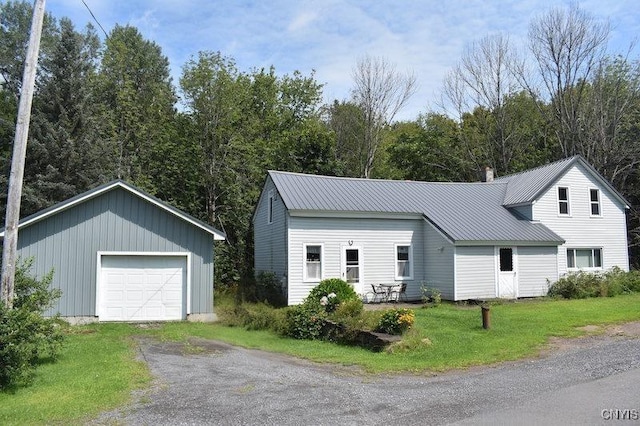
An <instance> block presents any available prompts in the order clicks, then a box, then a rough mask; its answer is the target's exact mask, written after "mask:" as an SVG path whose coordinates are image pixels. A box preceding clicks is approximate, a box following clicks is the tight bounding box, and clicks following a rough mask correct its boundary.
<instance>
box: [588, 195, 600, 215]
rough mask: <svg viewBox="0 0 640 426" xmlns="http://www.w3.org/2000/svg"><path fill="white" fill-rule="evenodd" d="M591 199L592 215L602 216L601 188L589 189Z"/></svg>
mask: <svg viewBox="0 0 640 426" xmlns="http://www.w3.org/2000/svg"><path fill="white" fill-rule="evenodd" d="M589 201H590V203H591V216H600V190H599V189H593V188H592V189H589Z"/></svg>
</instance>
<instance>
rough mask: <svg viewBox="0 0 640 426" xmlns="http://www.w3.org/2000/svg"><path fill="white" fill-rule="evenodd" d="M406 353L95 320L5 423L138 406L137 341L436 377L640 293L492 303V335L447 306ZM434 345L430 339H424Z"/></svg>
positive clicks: (533, 346)
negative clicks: (222, 345)
mask: <svg viewBox="0 0 640 426" xmlns="http://www.w3.org/2000/svg"><path fill="white" fill-rule="evenodd" d="M415 312H416V324H415V327H414V330H412V331H411V332H410V333H409V334H408V335H407V336H406V339H405V341H406V342H407V345H406V347H408V348H410V349H406V350H398V351H396V352H394V353H386V352H383V353H371V352H369V351H366V350H363V349H359V348H351V347H344V346H339V345H335V344H331V343H324V342H314V341H296V340H290V339H283V338H280V337H278V336H276V335H274V334H272V333H269V332H266V331H247V330H244V329H239V328H229V327H224V326H221V325H217V324H197V323H186V322H183V323H168V324H163V325H161V326H158V327H157V328H141V327H137V326H135V325H128V324H94V325H89V326H82V327H73V328H71V334H69V335H68V338H67V342H66V344H65V347H64V350H63V352H62V354H61V357H60V359H59V360H58V361H57V362H55V363H48V364H44V365H42V366H41V367H40V368H39V369H38V372H37V377H36V381H35V382H34V384H33V385H32V386H30V387H27V388H21V389H18V390H16V391H15V392H14V393H8V392H5V393H0V424H3V425H23V424H30V425H31V424H45V423H46V424H82V423H84V422H85V421H86V420H87V419H91V418H93V417H95V416H96V415H97V414H98V413H100V412H102V411H105V410H109V409H113V408H115V407H119V406H122V405H124V404H126V403H127V402H129V401H130V398H131V396H130V395H131V390H133V389H139V388H144V387H145V386H148V384H149V383H150V380H151V377H150V375H149V372H148V370H147V368H146V366H145V365H144V364H143V363H141V362H140V361H137V360H136V348H135V342H134V340H133V339H132V336H135V335H148V336H153V337H155V338H158V339H161V340H184V339H186V338H188V337H202V338H209V339H219V340H223V341H226V342H229V343H232V344H235V345H240V346H244V347H249V348H261V349H265V350H268V351H274V352H281V353H287V354H291V355H294V356H298V357H303V358H307V359H311V360H315V361H319V362H335V363H340V364H344V365H357V366H361V367H362V368H363V369H365V370H366V371H369V372H371V373H379V372H395V371H398V372H399V371H411V372H417V373H421V372H429V371H442V370H446V369H451V368H464V367H468V366H472V365H481V364H490V363H495V362H500V361H505V360H513V359H518V358H522V357H526V356H535V355H536V354H537V353H538V352H539V351H540V349H542V348H543V347H544V345H545V343H546V342H547V340H548V339H549V337H551V336H578V335H580V334H581V332H580V331H579V330H577V329H576V327H580V326H584V325H588V324H597V325H603V324H613V323H620V322H627V321H637V320H640V294H636V295H630V296H618V297H615V298H602V299H587V300H573V301H550V300H539V301H525V302H515V303H504V304H497V305H494V306H492V307H491V325H492V328H491V329H490V330H484V329H482V327H481V325H482V321H481V315H480V308H479V307H477V306H473V307H467V306H456V305H452V304H443V305H441V306H439V307H437V308H429V309H422V308H417V309H415ZM425 338H426V339H428V341H429V342H430V343H426V344H423V343H421V342H422V340H423V339H425Z"/></svg>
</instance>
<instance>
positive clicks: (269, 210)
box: [267, 189, 275, 225]
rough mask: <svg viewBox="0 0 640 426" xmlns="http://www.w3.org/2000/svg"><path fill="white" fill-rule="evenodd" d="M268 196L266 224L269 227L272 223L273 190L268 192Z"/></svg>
mask: <svg viewBox="0 0 640 426" xmlns="http://www.w3.org/2000/svg"><path fill="white" fill-rule="evenodd" d="M268 195H269V198H268V201H267V223H268V224H269V225H271V224H272V223H273V202H274V200H275V197H274V195H273V189H272V190H270V191H269V193H268Z"/></svg>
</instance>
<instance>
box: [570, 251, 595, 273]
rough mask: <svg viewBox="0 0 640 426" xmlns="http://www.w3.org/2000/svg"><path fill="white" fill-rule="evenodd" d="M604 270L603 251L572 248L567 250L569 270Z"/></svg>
mask: <svg viewBox="0 0 640 426" xmlns="http://www.w3.org/2000/svg"><path fill="white" fill-rule="evenodd" d="M598 268H602V249H599V248H570V249H567V269H598Z"/></svg>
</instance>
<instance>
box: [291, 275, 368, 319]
mask: <svg viewBox="0 0 640 426" xmlns="http://www.w3.org/2000/svg"><path fill="white" fill-rule="evenodd" d="M356 299H360V298H359V297H358V294H357V293H356V292H355V290H354V289H353V287H351V285H349V284H348V283H347V282H346V281H343V280H341V279H339V278H329V279H326V280H323V281H320V284H318V285H317V286H315V287H314V288H313V289H312V290H311V292H309V295H308V296H307V298H306V299H305V300H304V304H305V305H320V306H323V307H324V310H325V311H326V312H333V311H334V310H335V309H336V308H337V307H338V305H339V304H340V303H342V302H346V301H347V300H356Z"/></svg>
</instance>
